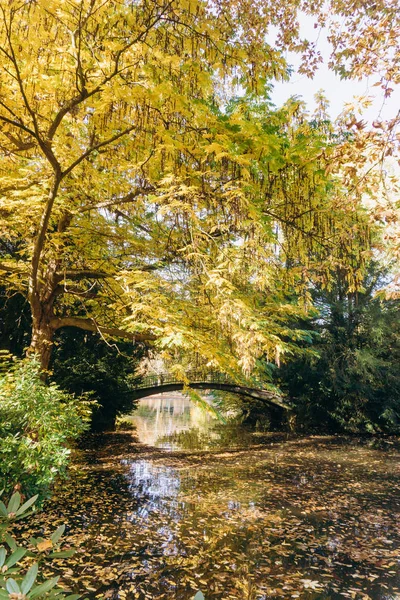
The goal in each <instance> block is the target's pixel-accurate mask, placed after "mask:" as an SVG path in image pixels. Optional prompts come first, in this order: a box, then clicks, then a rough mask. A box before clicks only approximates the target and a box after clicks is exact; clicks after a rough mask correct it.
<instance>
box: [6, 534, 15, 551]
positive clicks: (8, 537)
mask: <svg viewBox="0 0 400 600" xmlns="http://www.w3.org/2000/svg"><path fill="white" fill-rule="evenodd" d="M4 541H5V542H6V543H7V544H8V545H9V547H10V549H11V550H12V551H13V552H15V550H16V549H17V547H18V546H17V543H16V541H15V540H14V538H13V537H11V535H10V534H9V533H6V534H5V536H4Z"/></svg>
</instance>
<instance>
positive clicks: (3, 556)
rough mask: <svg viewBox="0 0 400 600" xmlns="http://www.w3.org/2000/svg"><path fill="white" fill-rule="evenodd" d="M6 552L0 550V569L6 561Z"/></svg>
mask: <svg viewBox="0 0 400 600" xmlns="http://www.w3.org/2000/svg"><path fill="white" fill-rule="evenodd" d="M6 556H7V551H6V549H5V548H3V547H1V548H0V567H2V566H3V565H4V561H5V560H6Z"/></svg>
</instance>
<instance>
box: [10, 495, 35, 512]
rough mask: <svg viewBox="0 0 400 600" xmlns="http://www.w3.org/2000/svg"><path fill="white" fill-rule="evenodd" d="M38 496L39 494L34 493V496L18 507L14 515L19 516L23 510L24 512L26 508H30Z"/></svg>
mask: <svg viewBox="0 0 400 600" xmlns="http://www.w3.org/2000/svg"><path fill="white" fill-rule="evenodd" d="M38 497H39V494H36V496H32V498H29V500H27V501H26V502H25V503H24V504H23V505H22V506H20V507H19V509H18V510H17V512H16V513H15V514H16V516H17V517H19V516H20V515H22V514H23V513H24V512H26V511H27V510H28V508H30V507H31V506H32V505H33V504H35V502H36V500H37V499H38Z"/></svg>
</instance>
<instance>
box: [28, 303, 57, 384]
mask: <svg viewBox="0 0 400 600" xmlns="http://www.w3.org/2000/svg"><path fill="white" fill-rule="evenodd" d="M31 308H32V305H31ZM51 316H52V315H51V309H50V310H49V307H42V306H39V309H38V310H35V311H32V339H31V345H30V347H29V349H28V355H31V356H32V355H35V356H36V357H37V358H38V360H39V363H40V368H41V370H42V371H43V373H44V375H43V378H45V376H46V372H47V371H48V369H49V364H50V358H51V352H52V347H53V337H54V331H55V330H54V328H53V327H52V326H51V324H50V321H51Z"/></svg>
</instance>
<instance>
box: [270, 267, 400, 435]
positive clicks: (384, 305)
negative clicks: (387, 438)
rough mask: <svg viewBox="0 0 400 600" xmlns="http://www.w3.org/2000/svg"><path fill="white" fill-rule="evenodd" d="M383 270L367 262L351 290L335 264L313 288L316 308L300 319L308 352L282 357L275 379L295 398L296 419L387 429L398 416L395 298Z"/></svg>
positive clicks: (313, 424)
mask: <svg viewBox="0 0 400 600" xmlns="http://www.w3.org/2000/svg"><path fill="white" fill-rule="evenodd" d="M387 277H388V275H387V273H385V272H384V270H382V267H379V265H377V264H376V263H370V264H369V266H368V270H367V273H366V275H365V277H364V279H363V286H362V287H361V288H360V289H359V290H358V291H352V290H350V289H349V286H348V285H347V282H346V280H345V279H344V278H343V277H342V275H341V273H340V272H336V273H333V274H332V285H331V289H330V290H327V289H322V288H316V289H315V290H314V300H315V305H316V307H317V308H318V313H316V314H315V316H314V318H313V319H309V320H308V321H306V322H304V323H303V327H304V328H305V329H307V330H308V331H309V332H310V334H311V337H310V341H311V340H313V342H314V343H313V345H312V346H311V347H310V345H309V348H311V350H312V352H310V353H309V354H308V355H307V354H304V353H303V354H300V355H297V356H296V357H294V358H293V359H292V360H291V361H288V363H287V365H285V366H284V367H283V368H282V369H281V370H280V371H279V372H278V371H277V372H276V376H277V381H280V384H281V386H282V387H283V388H284V389H286V391H287V392H288V394H289V396H291V397H292V399H293V400H294V402H295V405H296V412H297V413H298V418H299V426H300V427H305V428H309V429H315V430H317V431H321V430H328V431H338V430H339V431H348V432H352V433H354V432H359V431H361V432H370V433H379V432H380V433H382V432H384V433H395V432H397V431H398V429H399V423H400V378H399V374H398V361H399V351H400V343H399V342H400V337H399V334H400V319H399V302H398V300H387V299H385V298H384V297H383V294H382V289H383V288H384V286H385V285H386V283H387Z"/></svg>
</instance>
